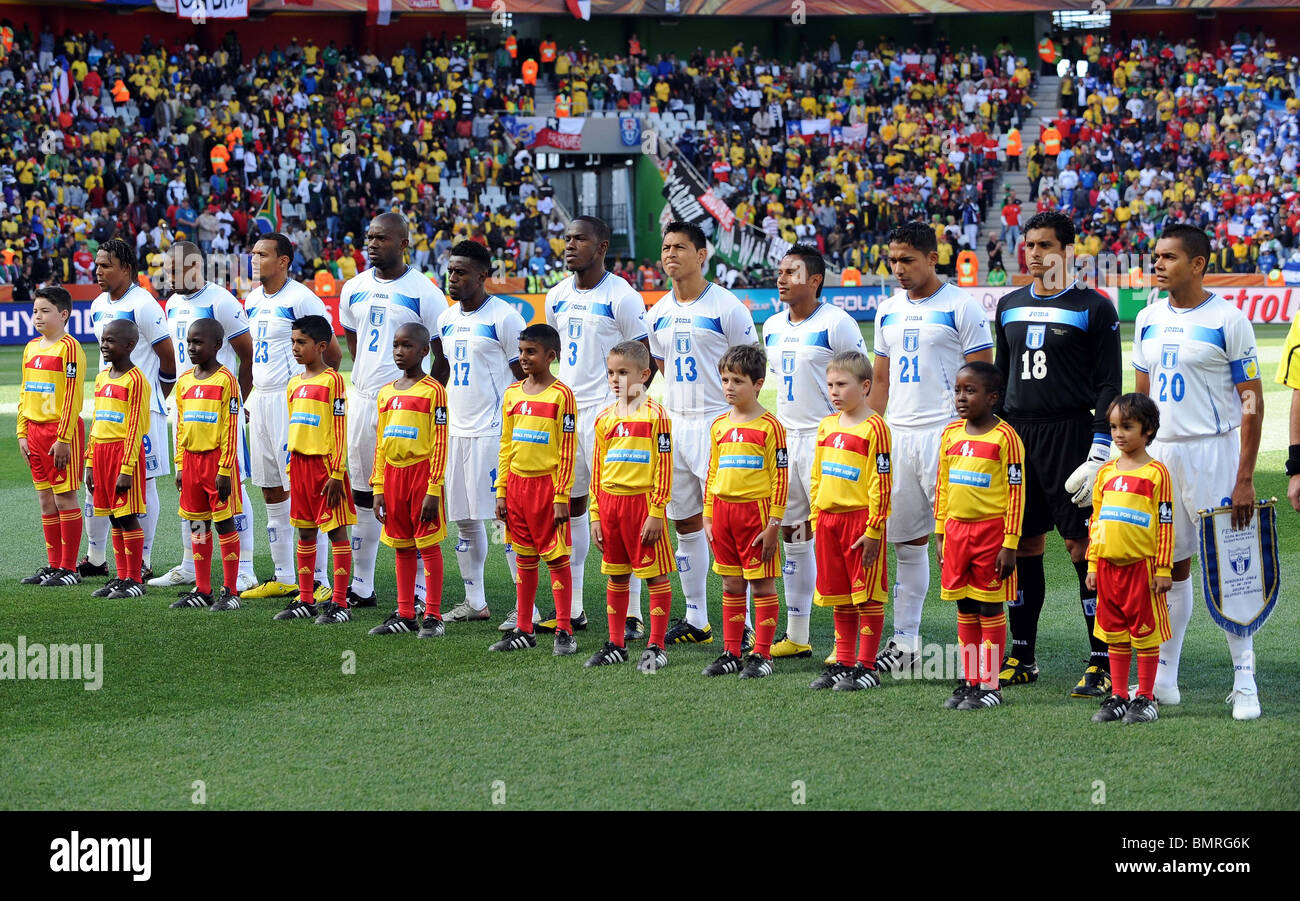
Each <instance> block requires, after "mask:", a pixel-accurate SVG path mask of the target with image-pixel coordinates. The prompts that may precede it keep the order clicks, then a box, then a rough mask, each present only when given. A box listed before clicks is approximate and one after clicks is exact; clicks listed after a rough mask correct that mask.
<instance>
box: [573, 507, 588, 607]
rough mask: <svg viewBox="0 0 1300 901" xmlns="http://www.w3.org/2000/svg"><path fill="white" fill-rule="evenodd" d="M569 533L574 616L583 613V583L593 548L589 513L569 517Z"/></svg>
mask: <svg viewBox="0 0 1300 901" xmlns="http://www.w3.org/2000/svg"><path fill="white" fill-rule="evenodd" d="M569 535H570V538H572V540H573V550H572V552H571V553H570V554H569V574H570V575H569V578H571V579H572V580H573V614H572V615H573V618H574V619H577V618H578V617H579V616H581V615H582V610H583V607H582V583H583V576H584V575H585V570H586V567H587V553H588V551H589V550H590V549H591V520H590V519H589V518H588V516H587V514H586V513H584V514H582V515H581V516H573V517H570V518H569Z"/></svg>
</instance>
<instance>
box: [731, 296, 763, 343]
mask: <svg viewBox="0 0 1300 901" xmlns="http://www.w3.org/2000/svg"><path fill="white" fill-rule="evenodd" d="M722 332H723V334H725V335H726V336H727V345H728V346H731V347H734V346H735V345H737V344H757V345H758V346H759V347H762V346H763V345H762V343H761V342H760V341H759V340H758V329H757V328H755V327H754V314H753V313H751V312H749V310H748V309H747V308H746V307H745V305H744V304H741V303H737V304H736V305H735V306H733V307H731V309H729V310H728V311H727V312H726V313H724V314H723V320H722Z"/></svg>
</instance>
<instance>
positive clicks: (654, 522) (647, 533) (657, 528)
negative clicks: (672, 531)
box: [641, 516, 664, 545]
mask: <svg viewBox="0 0 1300 901" xmlns="http://www.w3.org/2000/svg"><path fill="white" fill-rule="evenodd" d="M663 534H664V521H663V517H660V516H647V517H646V518H645V522H644V523H643V524H642V525H641V543H642V544H643V545H646V544H654V543H656V542H657V541H658V540H659V539H660V538H662V537H663Z"/></svg>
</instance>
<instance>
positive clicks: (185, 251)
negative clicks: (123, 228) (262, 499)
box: [149, 241, 257, 591]
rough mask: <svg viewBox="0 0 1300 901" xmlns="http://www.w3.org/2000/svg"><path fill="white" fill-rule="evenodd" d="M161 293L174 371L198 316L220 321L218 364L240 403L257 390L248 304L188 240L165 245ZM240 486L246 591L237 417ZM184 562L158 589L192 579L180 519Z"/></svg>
mask: <svg viewBox="0 0 1300 901" xmlns="http://www.w3.org/2000/svg"><path fill="white" fill-rule="evenodd" d="M162 277H163V285H164V286H163V292H162V293H163V294H164V296H166V297H167V303H166V304H164V306H163V309H164V310H165V311H166V314H167V328H168V329H169V330H170V331H171V333H172V344H173V346H174V347H175V348H176V374H177V375H178V376H179V375H183V374H184V373H185V372H186V371H187V370H189V369H191V368H193V364H192V363H190V362H189V361H188V360H187V359H186V350H185V346H186V345H185V341H186V336H187V335H188V334H189V330H190V325H191V324H192V323H194V322H195V321H196V320H198V319H215V320H217V322H219V323H220V324H221V328H222V330H223V332H224V334H225V340H224V341H222V343H221V349H220V350H219V351H217V362H218V363H219V364H220V365H222V366H225V367H226V368H227V369H229V370H230V371H231V372H232V373H234V374H235V376H236V377H237V378H238V379H239V391H240V396H241V398H240V399H241V403H242V401H243V400H244V399H245V398H247V397H248V395H249V393H250V392H251V391H252V390H253V339H252V337H250V335H249V332H248V317H247V316H245V315H244V306H243V304H241V303H240V302H239V301H238V300H236V299H235V295H233V294H231V293H230V292H229V291H227V290H226V289H225V288H223V287H221V286H220V285H215V284H213V283H212V282H210V281H208V280H207V274H206V272H205V270H204V259H203V251H202V250H200V249H199V246H198V245H197V244H194V243H193V242H190V241H177V242H176V243H175V244H173V245H172V246H171V247H169V248H167V254H166V256H165V257H164V258H163V267H162ZM238 441H239V490H240V492H241V493H242V495H243V498H242V500H243V511H244V512H243V513H241V514H239V515H238V516H236V517H235V530H236V531H237V532H238V533H239V581H238V584H237V585H236V590H238V591H246V590H247V589H249V588H252V587H253V586H254V585H256V584H257V576H256V575H254V573H253V554H254V551H255V545H254V540H253V535H254V531H253V525H254V524H253V507H252V505H251V504H250V503H249V501H248V489H247V488H245V487H244V482H243V480H244V479H246V478H248V476H249V468H248V466H249V464H248V439H247V436H246V435H245V434H244V421H243V419H242V418H241V419H240V421H239V438H238ZM180 525H181V547H182V548H183V550H184V553H183V555H182V557H181V562H180V563H178V564H177V565H176V566H173V567H172V568H171V569H170V570H168V571H167V572H165V573H163V574H162V575H161V576H158V577H157V578H155V579H150V580H149V584H150V585H153V586H155V587H157V588H170V587H172V586H174V585H192V584H193V583H194V551H193V550H192V549H191V547H190V529H189V523H188V522H186V521H184V520H182V521H181V524H180Z"/></svg>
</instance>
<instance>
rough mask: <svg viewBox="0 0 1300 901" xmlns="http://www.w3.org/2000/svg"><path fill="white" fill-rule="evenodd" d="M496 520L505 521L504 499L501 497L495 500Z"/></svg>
mask: <svg viewBox="0 0 1300 901" xmlns="http://www.w3.org/2000/svg"><path fill="white" fill-rule="evenodd" d="M497 519H499V520H501V521H502V522H505V521H506V499H505V498H503V497H499V498H497Z"/></svg>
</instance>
